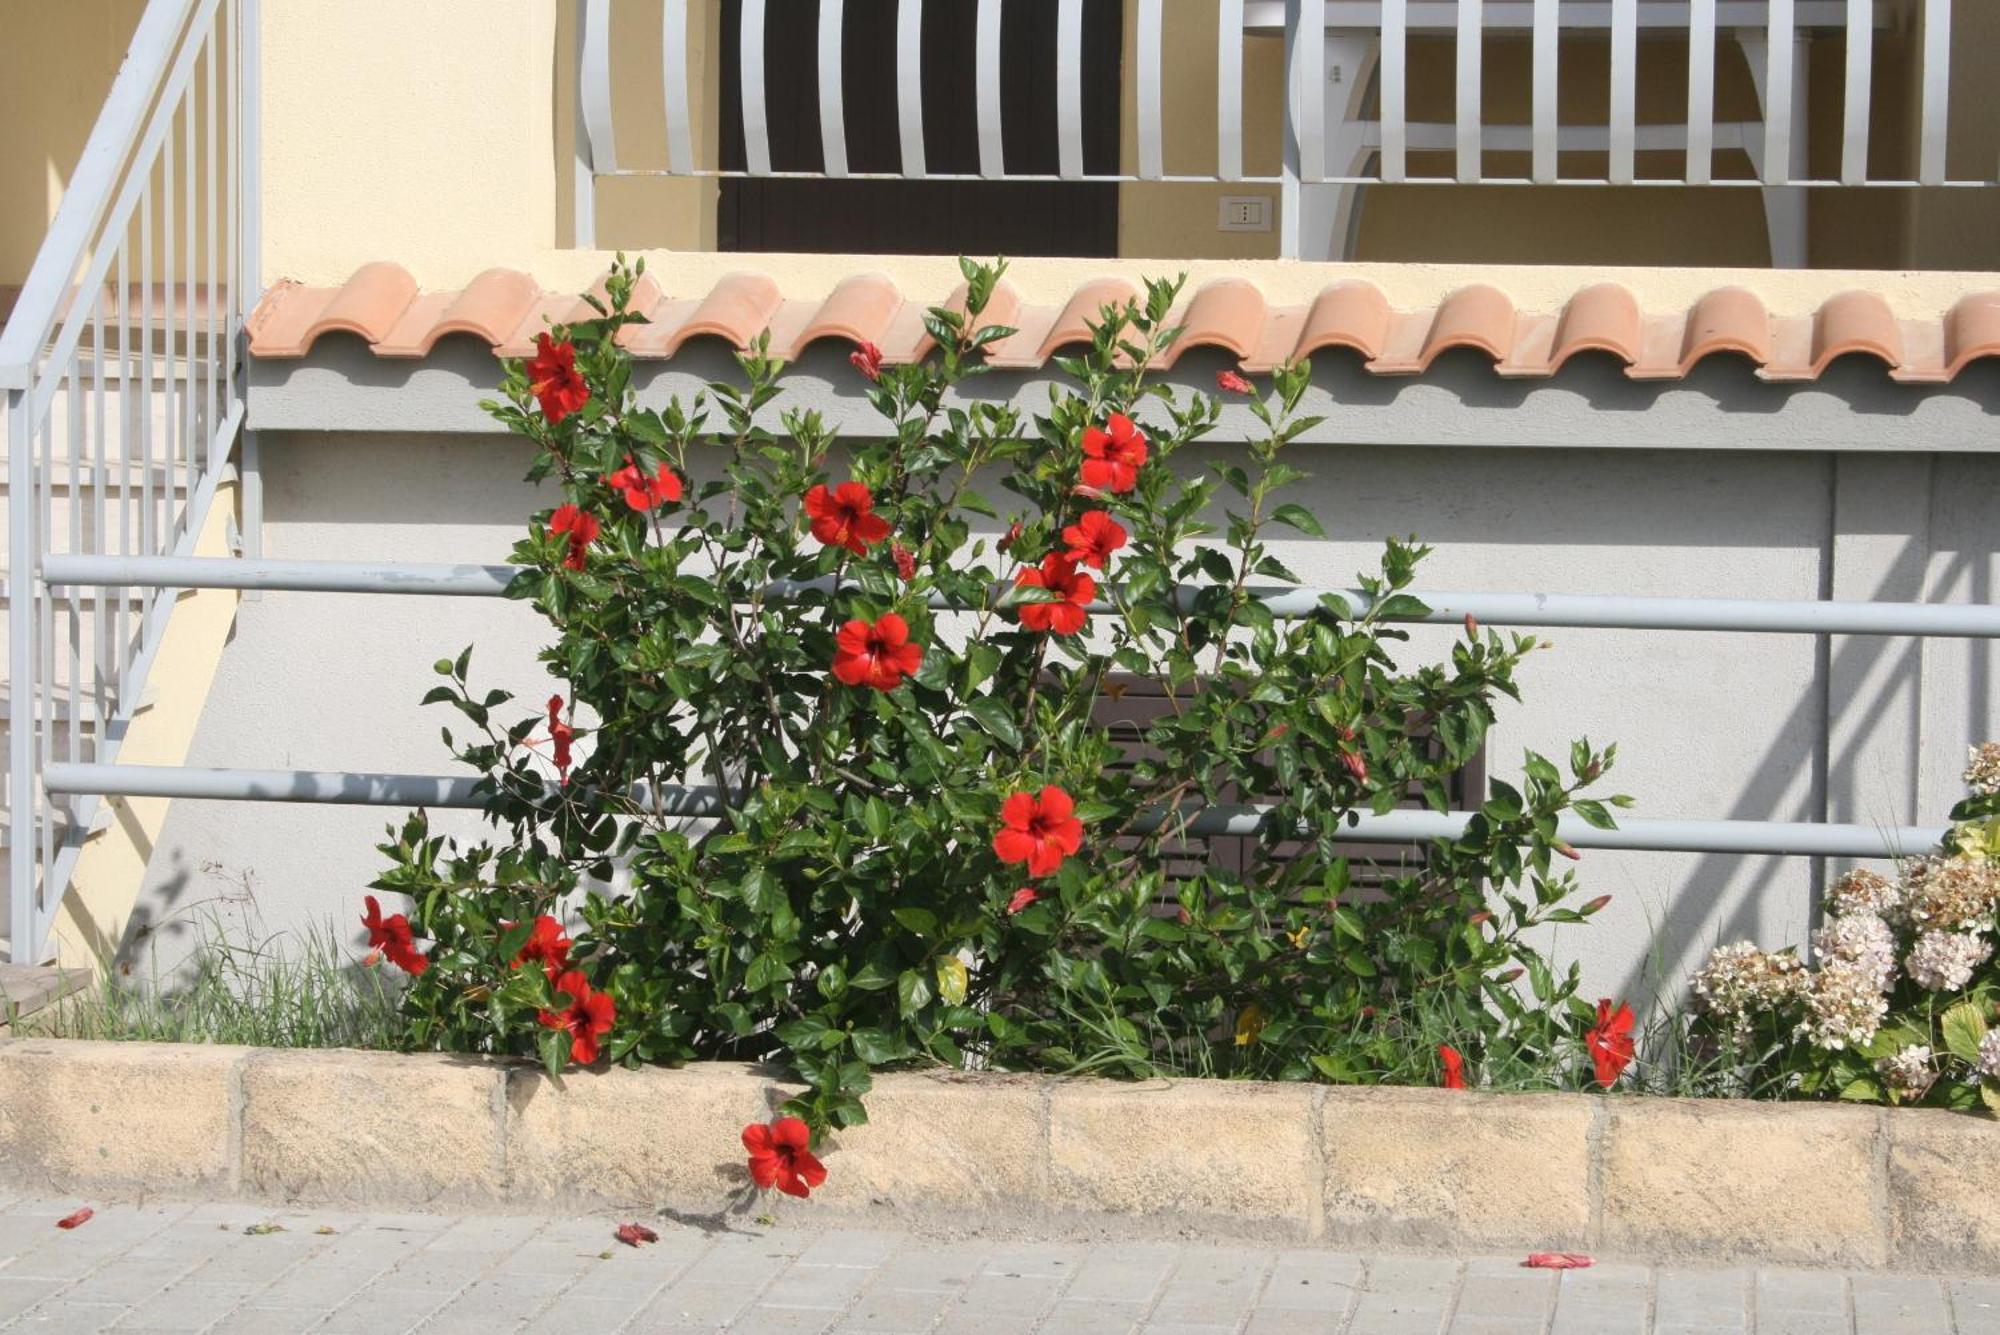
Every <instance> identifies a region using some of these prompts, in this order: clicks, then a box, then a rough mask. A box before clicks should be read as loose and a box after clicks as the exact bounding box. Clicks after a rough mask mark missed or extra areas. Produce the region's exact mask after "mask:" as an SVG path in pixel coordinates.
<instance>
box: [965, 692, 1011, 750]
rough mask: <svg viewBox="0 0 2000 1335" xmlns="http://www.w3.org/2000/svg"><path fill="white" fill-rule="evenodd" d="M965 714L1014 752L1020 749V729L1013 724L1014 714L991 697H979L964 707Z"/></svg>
mask: <svg viewBox="0 0 2000 1335" xmlns="http://www.w3.org/2000/svg"><path fill="white" fill-rule="evenodd" d="M965 709H966V712H967V713H969V714H971V715H972V717H974V718H976V719H978V720H979V726H980V727H982V728H984V729H986V731H987V732H989V733H991V734H993V736H995V737H997V738H999V739H1000V740H1001V741H1002V742H1005V743H1006V744H1007V745H1008V746H1010V747H1012V748H1014V749H1015V750H1017V751H1018V750H1020V749H1021V742H1022V738H1021V729H1020V728H1019V727H1017V726H1016V725H1015V723H1014V712H1013V710H1011V709H1009V708H1008V707H1007V706H1006V705H1005V704H1004V703H1003V702H1001V701H999V700H995V699H994V698H993V697H992V696H990V695H988V696H981V697H980V698H979V699H977V700H974V701H972V702H971V703H970V704H968V705H966V707H965Z"/></svg>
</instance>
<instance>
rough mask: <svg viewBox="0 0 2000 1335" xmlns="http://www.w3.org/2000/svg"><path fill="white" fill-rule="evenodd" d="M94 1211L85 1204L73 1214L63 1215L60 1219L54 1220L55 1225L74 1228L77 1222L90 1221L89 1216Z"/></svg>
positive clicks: (94, 1212)
mask: <svg viewBox="0 0 2000 1335" xmlns="http://www.w3.org/2000/svg"><path fill="white" fill-rule="evenodd" d="M96 1213H97V1211H95V1210H93V1209H91V1208H90V1207H89V1206H88V1205H86V1206H84V1207H83V1208H82V1209H81V1210H78V1211H77V1212H76V1213H75V1214H72V1215H64V1216H63V1217H62V1218H61V1219H58V1220H56V1227H57V1228H75V1227H76V1226H77V1225H78V1224H87V1223H89V1222H90V1217H91V1216H92V1215H94V1214H96Z"/></svg>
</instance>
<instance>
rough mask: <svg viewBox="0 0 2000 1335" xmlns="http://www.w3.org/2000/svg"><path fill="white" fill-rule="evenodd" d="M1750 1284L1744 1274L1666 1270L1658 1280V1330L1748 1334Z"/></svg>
mask: <svg viewBox="0 0 2000 1335" xmlns="http://www.w3.org/2000/svg"><path fill="white" fill-rule="evenodd" d="M1749 1284H1750V1276H1749V1274H1748V1273H1747V1272H1745V1271H1742V1270H1662V1271H1660V1272H1659V1274H1658V1275H1657V1276H1656V1277H1655V1279H1654V1287H1653V1325H1654V1328H1655V1330H1656V1332H1657V1331H1660V1330H1662V1329H1672V1328H1674V1327H1686V1328H1689V1329H1693V1330H1709V1331H1724V1330H1737V1331H1740V1330H1746V1329H1748V1323H1749V1314H1748V1297H1749V1291H1750V1290H1749Z"/></svg>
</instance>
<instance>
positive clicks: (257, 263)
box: [236, 0, 264, 316]
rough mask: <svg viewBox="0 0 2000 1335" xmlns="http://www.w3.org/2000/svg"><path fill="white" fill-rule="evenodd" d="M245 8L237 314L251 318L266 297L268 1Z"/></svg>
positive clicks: (240, 59) (252, 1)
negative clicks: (265, 169)
mask: <svg viewBox="0 0 2000 1335" xmlns="http://www.w3.org/2000/svg"><path fill="white" fill-rule="evenodd" d="M242 5H243V8H242V10H241V11H240V18H239V22H240V23H241V25H242V27H241V31H240V32H238V34H237V40H238V42H239V43H240V44H241V45H240V47H239V49H238V52H237V75H236V77H237V80H238V87H239V88H240V89H241V90H242V91H241V97H242V104H243V120H242V125H241V127H240V128H239V130H238V138H237V145H236V151H237V152H238V153H239V154H240V155H241V156H242V161H241V162H240V163H238V164H237V178H236V179H237V191H238V194H237V199H236V208H237V211H238V214H239V215H240V217H241V219H242V222H241V228H242V230H241V232H240V237H241V239H240V241H239V242H238V244H239V245H240V246H241V249H240V250H239V251H238V256H237V263H238V265H239V267H240V269H241V273H240V275H239V282H240V285H239V286H238V288H237V301H238V303H239V304H240V305H241V307H242V309H241V310H240V311H238V312H237V314H239V315H246V316H247V315H248V314H249V313H250V312H251V311H252V310H255V309H256V306H257V299H258V298H259V297H261V296H262V295H263V293H264V16H263V9H264V6H263V0H242Z"/></svg>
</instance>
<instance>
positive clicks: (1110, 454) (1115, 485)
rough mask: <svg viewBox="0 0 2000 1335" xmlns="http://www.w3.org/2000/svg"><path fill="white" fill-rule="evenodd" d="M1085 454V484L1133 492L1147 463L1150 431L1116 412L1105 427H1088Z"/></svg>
mask: <svg viewBox="0 0 2000 1335" xmlns="http://www.w3.org/2000/svg"><path fill="white" fill-rule="evenodd" d="M1083 454H1084V460H1083V484H1084V485H1085V486H1087V487H1097V488H1099V489H1101V490H1104V491H1130V490H1132V488H1133V487H1134V486H1135V485H1137V483H1138V481H1139V469H1140V467H1141V466H1142V465H1143V464H1144V463H1145V462H1146V433H1145V432H1143V431H1141V430H1140V429H1139V427H1138V424H1137V423H1136V422H1134V421H1133V420H1132V419H1131V418H1129V417H1127V416H1126V415H1125V414H1124V413H1113V414H1111V417H1110V420H1108V421H1107V422H1105V424H1104V426H1103V427H1102V428H1098V427H1094V426H1093V427H1085V428H1084V432H1083Z"/></svg>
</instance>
